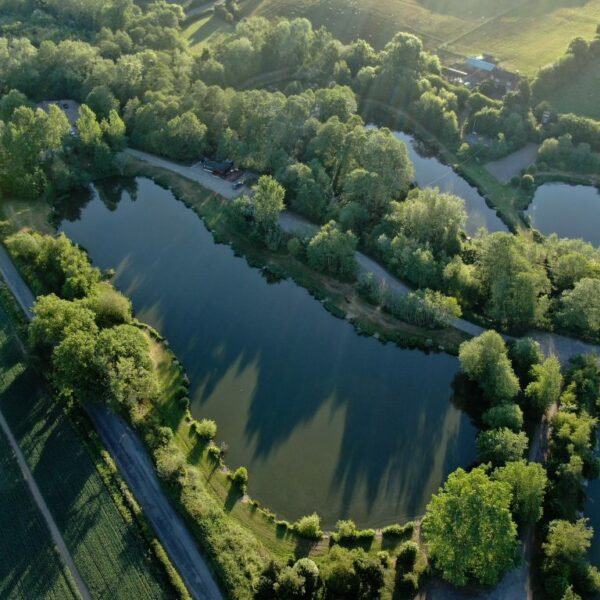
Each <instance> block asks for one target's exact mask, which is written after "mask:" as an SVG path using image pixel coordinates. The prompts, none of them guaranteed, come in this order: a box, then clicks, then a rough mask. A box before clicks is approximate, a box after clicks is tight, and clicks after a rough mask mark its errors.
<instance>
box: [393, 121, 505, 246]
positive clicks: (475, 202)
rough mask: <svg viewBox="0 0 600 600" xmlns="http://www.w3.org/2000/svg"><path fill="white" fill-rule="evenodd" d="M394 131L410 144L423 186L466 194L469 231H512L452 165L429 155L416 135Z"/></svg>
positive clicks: (410, 152) (458, 194)
mask: <svg viewBox="0 0 600 600" xmlns="http://www.w3.org/2000/svg"><path fill="white" fill-rule="evenodd" d="M394 135H395V136H396V137H397V138H398V139H399V140H402V141H403V142H404V143H405V144H406V147H407V148H408V153H409V155H410V158H411V160H412V161H413V163H414V165H415V179H416V181H417V183H418V185H419V187H438V188H440V190H441V191H442V192H447V193H450V194H456V195H457V196H460V197H461V198H463V200H464V201H465V206H466V209H467V214H468V220H467V232H468V233H469V234H470V235H474V234H475V233H477V230H478V229H479V228H480V227H485V228H487V229H488V230H489V231H508V228H507V227H506V225H505V224H504V222H503V221H502V219H500V217H498V215H497V214H496V211H495V210H493V209H491V208H490V207H489V206H488V205H487V204H486V203H485V199H484V198H483V196H482V195H481V194H480V193H479V192H478V191H477V189H476V188H474V187H473V186H472V185H470V184H469V183H468V182H467V181H466V180H465V179H463V178H462V177H461V176H460V175H458V173H456V172H455V171H453V170H452V168H451V167H449V166H448V165H445V164H443V163H442V162H440V161H439V160H438V159H437V158H435V157H434V156H427V155H426V153H425V151H424V149H423V148H420V147H419V144H418V143H417V141H416V140H415V139H414V138H413V136H411V135H409V134H408V133H403V132H401V131H394Z"/></svg>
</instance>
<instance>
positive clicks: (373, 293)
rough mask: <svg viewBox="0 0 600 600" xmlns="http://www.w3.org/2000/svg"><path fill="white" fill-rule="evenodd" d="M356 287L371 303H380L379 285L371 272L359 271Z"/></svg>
mask: <svg viewBox="0 0 600 600" xmlns="http://www.w3.org/2000/svg"><path fill="white" fill-rule="evenodd" d="M356 289H357V291H358V293H359V294H360V295H361V296H362V297H363V298H364V299H365V300H367V301H368V302H370V303H371V304H380V303H381V286H380V285H379V282H378V281H377V278H376V277H375V275H374V274H373V273H361V274H360V275H359V277H358V282H357V284H356Z"/></svg>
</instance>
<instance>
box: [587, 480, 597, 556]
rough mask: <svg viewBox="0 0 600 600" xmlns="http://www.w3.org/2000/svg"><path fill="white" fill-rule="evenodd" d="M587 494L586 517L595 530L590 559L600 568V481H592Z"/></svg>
mask: <svg viewBox="0 0 600 600" xmlns="http://www.w3.org/2000/svg"><path fill="white" fill-rule="evenodd" d="M586 492H587V495H588V500H587V504H586V507H585V515H584V516H585V517H586V518H588V519H589V520H590V522H589V524H590V525H591V526H592V527H593V528H594V537H593V538H592V546H591V547H590V552H589V557H590V560H591V562H592V564H594V565H596V567H599V568H600V479H593V480H592V481H590V483H589V486H588V488H587V490H586Z"/></svg>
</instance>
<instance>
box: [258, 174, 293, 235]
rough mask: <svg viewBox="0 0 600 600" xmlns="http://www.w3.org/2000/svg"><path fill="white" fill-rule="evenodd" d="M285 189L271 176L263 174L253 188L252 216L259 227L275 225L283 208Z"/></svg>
mask: <svg viewBox="0 0 600 600" xmlns="http://www.w3.org/2000/svg"><path fill="white" fill-rule="evenodd" d="M284 198H285V190H284V189H283V187H282V186H281V185H280V184H279V183H278V182H277V180H276V179H274V178H273V177H269V176H268V175H263V176H262V177H261V178H260V179H259V180H258V185H257V186H256V187H255V188H254V196H253V197H252V204H253V206H254V218H255V219H256V221H257V223H258V224H259V225H260V226H261V227H265V228H270V227H273V226H275V225H277V220H278V219H279V215H280V213H281V211H282V210H283V209H284V208H285V204H284V202H283V199H284Z"/></svg>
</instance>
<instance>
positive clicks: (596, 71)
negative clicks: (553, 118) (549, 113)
mask: <svg viewBox="0 0 600 600" xmlns="http://www.w3.org/2000/svg"><path fill="white" fill-rule="evenodd" d="M546 100H548V101H549V102H550V103H551V104H552V106H553V107H554V108H555V109H556V110H558V111H559V112H573V113H576V114H579V115H583V116H584V117H591V118H592V119H600V61H596V62H593V61H592V62H590V63H589V64H588V65H587V67H586V68H585V69H584V70H583V71H582V72H581V73H579V74H578V75H577V76H576V77H574V78H573V79H572V80H571V81H570V83H569V85H566V86H563V87H561V88H559V89H557V90H555V91H554V92H553V93H552V94H550V95H549V96H548V97H547V98H546Z"/></svg>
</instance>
